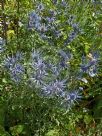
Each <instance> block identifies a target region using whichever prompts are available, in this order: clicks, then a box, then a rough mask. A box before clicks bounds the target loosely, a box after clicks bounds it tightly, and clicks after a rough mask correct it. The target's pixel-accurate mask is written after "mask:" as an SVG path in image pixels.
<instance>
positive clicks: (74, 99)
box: [61, 91, 82, 109]
mask: <svg viewBox="0 0 102 136" xmlns="http://www.w3.org/2000/svg"><path fill="white" fill-rule="evenodd" d="M81 98H82V95H81V94H80V93H79V91H73V92H70V93H67V92H66V93H65V96H64V97H63V99H62V101H61V105H62V106H64V107H67V108H69V109H71V107H72V106H73V105H75V103H78V101H79V100H80V99H81Z"/></svg>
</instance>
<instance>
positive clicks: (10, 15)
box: [0, 0, 102, 136]
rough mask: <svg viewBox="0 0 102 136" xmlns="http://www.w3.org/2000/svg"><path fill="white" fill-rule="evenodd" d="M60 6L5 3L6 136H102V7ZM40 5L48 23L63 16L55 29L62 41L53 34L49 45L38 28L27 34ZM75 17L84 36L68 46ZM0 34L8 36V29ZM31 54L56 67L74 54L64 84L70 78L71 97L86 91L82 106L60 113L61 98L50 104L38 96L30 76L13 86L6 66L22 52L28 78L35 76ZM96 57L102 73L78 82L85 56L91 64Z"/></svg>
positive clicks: (2, 106) (0, 101) (1, 93)
mask: <svg viewBox="0 0 102 136" xmlns="http://www.w3.org/2000/svg"><path fill="white" fill-rule="evenodd" d="M58 1H59V4H53V2H52V1H51V0H42V1H40V0H38V1H36V0H33V1H31V0H5V1H4V4H5V7H4V10H2V16H3V15H5V16H6V17H7V18H5V16H3V18H0V23H1V22H3V21H4V24H5V23H6V30H5V31H6V34H5V36H6V38H5V39H6V40H7V44H6V46H5V50H4V51H3V52H1V47H0V135H1V136H10V135H11V136H33V135H34V136H72V135H74V136H93V135H95V134H96V135H97V136H98V135H99V136H101V135H102V125H101V123H102V119H101V118H102V68H101V67H102V13H101V11H102V2H101V0H99V1H97V2H96V3H95V2H93V1H80V0H78V1H73V0H69V1H67V0H66V2H68V5H66V6H67V7H68V8H65V7H63V5H61V4H60V3H61V0H58ZM40 3H43V4H44V6H45V10H44V11H41V12H40V15H41V16H42V17H43V18H44V17H46V16H48V14H49V11H53V10H54V11H55V13H57V14H58V15H57V19H56V20H55V22H54V26H55V28H57V29H58V30H59V31H61V36H60V38H57V36H56V35H54V36H53V35H52V36H51V34H52V31H51V30H50V31H51V32H50V31H48V32H46V35H47V36H48V37H50V38H49V40H44V39H43V38H41V34H42V32H41V33H40V34H39V31H37V30H36V29H34V28H33V29H32V30H28V21H29V17H28V15H29V13H30V12H31V11H33V10H35V9H36V7H37V5H39V4H40ZM99 3H100V4H99ZM0 4H1V3H0ZM70 16H73V18H74V19H73V23H74V24H78V26H79V28H81V30H80V31H81V32H79V34H78V35H77V36H76V38H75V39H73V40H72V42H71V43H70V44H68V43H67V44H66V45H64V42H65V40H66V39H67V38H68V37H69V34H70V33H71V31H73V27H72V26H71V25H70V24H68V23H67V22H68V20H69V19H70ZM5 21H6V22H5ZM43 21H45V20H43ZM0 27H1V26H0ZM51 27H52V26H51ZM51 29H52V28H51ZM0 30H2V33H5V32H4V31H3V30H4V27H3V29H2V28H0ZM2 35H3V34H2ZM32 49H38V50H41V52H42V54H44V59H45V60H46V61H47V62H48V61H50V60H51V61H52V62H53V63H57V62H58V61H59V60H60V57H58V56H57V52H58V51H59V50H64V51H66V52H67V53H69V52H71V54H72V58H71V59H70V60H67V64H68V67H69V70H68V71H66V72H65V71H64V70H63V71H62V73H61V78H62V79H63V77H68V83H67V87H68V88H69V90H66V92H67V91H69V92H70V91H71V90H75V89H76V88H79V87H82V88H83V91H82V100H80V101H79V102H78V103H77V104H76V105H75V106H73V107H72V108H71V109H70V110H69V109H67V108H62V107H60V106H59V105H58V104H57V102H58V103H61V100H60V99H58V98H54V99H52V98H50V99H48V98H47V97H41V96H39V95H38V93H36V92H39V89H37V88H35V86H33V87H29V86H28V84H27V82H26V80H27V78H28V76H29V75H24V79H23V80H22V81H21V82H20V84H19V85H18V84H16V83H15V82H13V81H12V80H11V78H10V75H9V73H8V71H7V70H6V69H5V68H4V67H3V64H2V62H3V60H4V59H5V58H6V57H7V56H12V54H16V52H17V51H18V50H19V51H21V52H23V53H24V60H23V61H24V67H25V69H26V70H25V73H27V72H29V71H30V70H31V68H29V60H30V53H31V51H32ZM92 52H98V55H99V63H98V66H97V67H98V73H97V75H96V76H95V77H90V76H89V75H88V74H87V73H84V74H83V75H84V78H83V79H85V80H86V81H87V82H85V81H83V80H79V79H80V75H81V74H79V73H80V65H81V62H82V56H83V55H84V56H85V57H86V61H90V60H91V59H93V56H92V54H91V53H92ZM76 77H77V78H76ZM50 78H52V77H50ZM59 79H60V77H59ZM48 80H49V79H48ZM56 101H57V102H56ZM64 106H65V105H64Z"/></svg>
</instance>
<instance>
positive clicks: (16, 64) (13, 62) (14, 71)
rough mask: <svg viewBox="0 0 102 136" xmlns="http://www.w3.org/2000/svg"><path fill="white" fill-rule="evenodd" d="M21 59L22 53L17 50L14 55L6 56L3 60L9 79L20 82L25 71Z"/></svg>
mask: <svg viewBox="0 0 102 136" xmlns="http://www.w3.org/2000/svg"><path fill="white" fill-rule="evenodd" d="M22 59H23V56H22V53H20V52H17V53H16V54H15V55H12V56H8V57H6V59H5V60H4V62H3V65H4V67H5V68H7V70H8V72H9V74H10V77H11V79H12V80H13V81H15V82H16V83H19V82H21V80H22V79H23V75H24V72H25V69H24V66H23V65H22V64H21V61H22Z"/></svg>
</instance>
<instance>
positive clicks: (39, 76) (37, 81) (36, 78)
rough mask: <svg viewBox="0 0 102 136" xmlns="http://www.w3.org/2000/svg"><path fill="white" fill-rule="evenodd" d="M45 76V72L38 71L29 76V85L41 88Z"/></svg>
mask: <svg viewBox="0 0 102 136" xmlns="http://www.w3.org/2000/svg"><path fill="white" fill-rule="evenodd" d="M46 76H47V73H46V72H44V71H43V72H42V71H39V70H38V71H36V72H34V73H31V74H30V77H29V81H31V83H32V84H34V85H35V86H36V87H41V86H42V85H43V83H44V80H45V78H46Z"/></svg>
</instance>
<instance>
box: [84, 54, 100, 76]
mask: <svg viewBox="0 0 102 136" xmlns="http://www.w3.org/2000/svg"><path fill="white" fill-rule="evenodd" d="M89 55H90V56H89V58H88V57H82V64H81V71H82V72H84V73H87V74H88V75H89V76H91V77H94V76H96V75H97V65H98V53H92V54H91V53H90V54H89Z"/></svg>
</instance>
